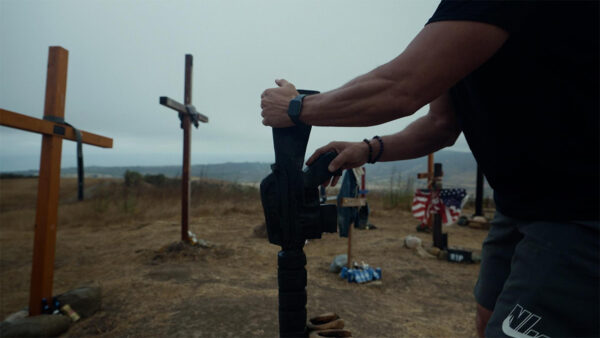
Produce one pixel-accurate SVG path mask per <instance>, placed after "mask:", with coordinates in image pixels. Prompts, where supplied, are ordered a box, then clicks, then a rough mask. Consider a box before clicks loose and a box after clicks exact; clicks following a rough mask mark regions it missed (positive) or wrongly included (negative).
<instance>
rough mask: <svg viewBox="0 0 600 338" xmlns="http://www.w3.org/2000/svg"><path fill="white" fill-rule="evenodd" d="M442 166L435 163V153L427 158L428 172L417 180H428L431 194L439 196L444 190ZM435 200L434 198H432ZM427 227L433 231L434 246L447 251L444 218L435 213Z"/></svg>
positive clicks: (428, 220)
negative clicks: (443, 227)
mask: <svg viewBox="0 0 600 338" xmlns="http://www.w3.org/2000/svg"><path fill="white" fill-rule="evenodd" d="M442 176H443V172H442V164H441V163H433V153H431V154H429V155H428V156H427V172H426V173H419V174H417V178H419V179H423V178H426V179H427V189H429V191H431V194H432V195H433V194H439V191H440V190H441V189H442ZM432 198H433V196H432ZM427 226H428V227H429V228H430V229H432V230H433V231H432V232H433V233H432V237H433V246H435V247H438V248H440V249H445V246H446V245H447V241H448V240H447V239H445V240H444V236H447V235H446V234H443V233H442V217H441V215H440V214H439V213H435V214H433V215H431V214H430V215H429V218H428V219H427Z"/></svg>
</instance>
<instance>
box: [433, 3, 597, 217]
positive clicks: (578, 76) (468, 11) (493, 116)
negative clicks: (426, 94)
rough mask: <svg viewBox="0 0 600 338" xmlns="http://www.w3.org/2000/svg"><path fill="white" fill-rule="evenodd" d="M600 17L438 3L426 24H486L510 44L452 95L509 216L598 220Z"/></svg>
mask: <svg viewBox="0 0 600 338" xmlns="http://www.w3.org/2000/svg"><path fill="white" fill-rule="evenodd" d="M598 13H599V8H598V2H597V1H585V2H574V1H569V2H557V1H547V2H546V1H539V2H532V1H528V2H523V1H506V2H501V1H442V2H441V4H440V5H439V7H438V9H437V10H436V12H435V13H434V15H433V17H432V18H431V19H430V20H429V22H428V23H432V22H436V21H448V20H461V21H478V22H485V23H489V24H492V25H495V26H498V27H500V28H502V29H504V30H506V31H507V32H508V33H509V34H510V35H509V38H508V40H507V41H506V42H505V43H504V45H503V46H502V47H501V48H500V49H499V50H498V51H497V52H496V54H495V55H494V56H492V57H491V58H490V59H489V60H488V61H487V62H485V63H484V64H483V65H482V66H480V67H479V68H478V69H476V70H475V71H473V72H472V73H471V74H469V75H468V76H466V77H465V78H464V79H462V80H461V81H459V82H458V83H457V84H456V85H455V86H454V87H452V88H451V89H450V95H451V97H452V101H453V103H454V106H455V110H456V112H457V115H458V120H459V123H460V124H461V127H462V130H463V132H464V134H465V138H466V139H467V142H468V144H469V147H470V148H471V151H472V152H473V155H474V156H475V158H476V159H477V162H478V164H479V165H480V166H481V168H482V170H483V172H484V173H485V175H486V177H487V179H488V182H489V183H490V185H491V186H492V188H493V189H494V198H495V201H496V207H497V208H498V210H499V211H500V212H502V213H504V214H506V215H508V216H512V217H515V218H522V219H537V220H597V219H598V218H599V213H600V212H599V204H600V201H599V195H600V181H599V173H600V168H599V165H598V163H599V157H600V147H599V145H600V138H599V124H600V122H599V118H598V117H599V114H600V111H599V102H600V99H599V87H598V79H599V76H600V72H599V66H598V64H599V62H600V61H599V60H600V59H599V56H598V45H599V41H600V40H599V36H598V31H599V27H600V26H599V22H598Z"/></svg>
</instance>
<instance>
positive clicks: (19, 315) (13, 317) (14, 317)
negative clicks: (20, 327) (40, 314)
mask: <svg viewBox="0 0 600 338" xmlns="http://www.w3.org/2000/svg"><path fill="white" fill-rule="evenodd" d="M28 316H29V311H28V310H27V308H25V309H23V310H21V311H17V312H15V313H13V314H10V315H8V316H7V317H6V318H4V321H5V322H13V321H15V320H17V319H22V318H26V317H28Z"/></svg>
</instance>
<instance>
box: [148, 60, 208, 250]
mask: <svg viewBox="0 0 600 338" xmlns="http://www.w3.org/2000/svg"><path fill="white" fill-rule="evenodd" d="M192 67H193V56H192V55H191V54H186V55H185V83H184V95H183V104H181V103H179V102H177V101H174V100H172V99H170V98H168V97H166V96H161V97H160V99H159V103H160V104H162V105H163V106H167V107H169V108H171V109H173V110H176V111H178V112H179V119H180V120H181V129H183V164H182V170H181V240H182V241H183V242H188V241H189V236H188V228H189V219H190V196H191V189H190V158H191V152H192V144H191V140H190V131H191V130H190V129H191V127H190V126H191V124H192V123H193V124H194V126H195V127H196V128H198V122H204V123H207V122H208V117H206V116H204V115H202V114H200V113H198V112H197V111H196V108H195V107H194V106H193V105H192Z"/></svg>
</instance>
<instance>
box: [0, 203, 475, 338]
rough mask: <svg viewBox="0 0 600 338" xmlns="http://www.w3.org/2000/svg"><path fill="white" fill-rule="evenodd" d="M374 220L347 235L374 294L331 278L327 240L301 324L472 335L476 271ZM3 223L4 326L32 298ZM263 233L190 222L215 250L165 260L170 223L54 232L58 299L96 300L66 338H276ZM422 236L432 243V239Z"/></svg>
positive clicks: (255, 214) (457, 237) (392, 214)
mask: <svg viewBox="0 0 600 338" xmlns="http://www.w3.org/2000/svg"><path fill="white" fill-rule="evenodd" d="M373 209H374V212H373V214H372V217H371V219H370V222H371V223H373V224H375V225H376V226H377V229H376V230H358V231H355V240H354V251H353V252H354V255H355V257H356V259H357V260H359V261H361V260H362V261H365V262H367V263H369V264H370V265H371V266H374V267H377V266H379V267H381V268H382V271H383V280H382V283H381V285H369V284H366V285H357V284H349V283H347V282H345V281H343V280H342V279H341V278H339V277H338V276H337V275H336V274H333V273H330V272H328V267H329V264H330V262H331V260H332V259H333V257H334V256H335V255H337V254H341V253H345V250H346V243H347V240H346V239H343V238H339V237H338V235H337V234H329V235H325V236H324V238H323V239H321V240H314V241H311V242H310V243H309V244H308V245H307V246H306V247H305V252H306V255H307V258H308V266H307V270H308V289H307V290H308V297H309V298H308V305H307V308H308V312H309V315H314V314H318V313H322V312H328V311H334V312H337V313H338V314H339V315H340V316H341V317H342V318H343V319H344V320H345V321H346V323H347V324H346V326H347V327H348V328H349V329H350V330H351V331H352V332H353V334H354V336H355V337H471V336H475V330H474V324H473V317H474V308H475V307H474V301H473V296H472V288H473V285H474V283H475V281H476V277H477V272H478V268H479V266H478V265H462V264H453V263H448V262H445V261H439V260H436V259H424V258H421V257H419V256H417V255H416V254H415V252H414V251H412V250H409V249H405V248H403V247H402V239H403V238H404V237H405V236H406V235H408V234H414V233H415V232H414V226H415V225H416V221H415V220H414V219H413V218H412V217H411V216H410V214H409V213H407V212H403V211H397V210H391V211H386V210H378V209H377V208H373ZM11 212H14V211H10V210H9V211H6V210H5V211H4V212H3V216H2V218H1V220H2V223H3V224H1V226H0V271H1V272H2V274H1V277H0V282H1V285H0V291H1V292H0V315H1V316H6V315H7V314H9V313H11V312H14V311H16V310H19V309H21V308H22V307H24V306H25V305H26V304H27V299H28V298H27V297H28V290H29V273H30V262H31V246H32V242H33V231H32V226H31V225H28V226H24V225H23V224H20V223H18V222H16V224H15V223H11V224H8V222H7V220H10V219H13V218H14V219H17V218H16V217H13V218H11V216H10V213H11ZM20 212H21V213H23V212H25V211H20ZM26 213H31V211H27V212H26ZM25 216H27V215H25ZM25 216H24V215H21V216H20V217H25ZM262 222H263V218H262V210H261V209H260V205H259V204H258V203H254V204H251V205H247V206H245V207H242V208H237V209H232V211H231V212H229V213H226V214H223V215H218V216H217V215H213V216H200V217H194V218H192V224H191V229H192V230H193V231H194V232H195V233H196V234H197V235H198V237H199V238H203V239H205V240H207V241H209V242H211V243H214V244H215V246H214V247H213V248H210V249H202V248H200V249H195V250H189V249H188V250H186V249H184V250H177V249H176V248H175V249H173V248H171V249H172V250H171V251H169V250H167V247H168V246H169V245H170V244H172V243H174V242H175V241H176V240H177V239H178V236H179V235H178V234H179V225H178V221H177V218H176V217H171V218H170V219H165V220H162V219H156V220H153V221H150V222H148V221H135V220H134V221H131V222H127V223H125V224H105V225H104V226H94V227H90V226H86V225H85V222H80V223H76V224H71V225H68V226H63V227H62V228H60V229H59V232H58V240H57V243H58V245H57V251H56V268H55V278H54V290H55V293H57V294H58V293H62V292H65V291H67V290H70V289H72V288H74V287H76V286H78V285H80V284H82V283H84V282H85V281H88V280H95V281H98V282H99V283H100V284H101V286H102V292H103V305H102V310H101V311H100V312H98V313H97V314H96V315H94V316H93V317H91V318H89V319H86V320H83V321H81V322H80V323H77V324H76V325H74V326H73V327H72V328H71V329H70V330H69V331H68V332H67V333H66V334H65V335H64V336H65V337H81V336H93V335H102V336H109V337H161V336H162V337H167V336H168V337H276V336H277V334H278V325H277V277H276V254H277V251H278V247H276V246H274V245H271V244H269V243H268V241H267V240H266V238H259V237H257V236H256V235H255V234H254V232H253V228H254V227H256V226H257V225H260V224H261V223H262ZM447 231H448V232H449V242H450V245H459V246H462V247H468V248H479V247H480V245H481V241H482V240H483V238H484V237H485V231H482V230H474V229H470V228H463V227H457V226H454V227H449V228H447ZM420 237H421V238H423V239H424V240H425V241H430V235H420Z"/></svg>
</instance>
